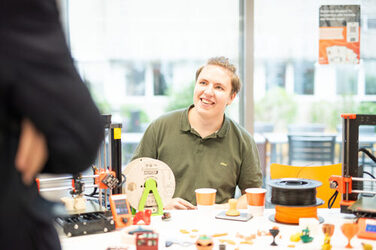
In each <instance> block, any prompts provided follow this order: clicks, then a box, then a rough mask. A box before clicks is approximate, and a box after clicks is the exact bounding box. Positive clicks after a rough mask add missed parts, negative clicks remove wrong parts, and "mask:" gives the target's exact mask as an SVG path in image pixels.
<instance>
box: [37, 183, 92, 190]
mask: <svg viewBox="0 0 376 250" xmlns="http://www.w3.org/2000/svg"><path fill="white" fill-rule="evenodd" d="M84 187H85V188H92V187H98V185H96V184H90V185H86V184H85V186H84ZM71 189H73V187H52V188H41V189H39V192H49V191H58V190H71Z"/></svg>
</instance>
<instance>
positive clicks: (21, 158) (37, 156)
mask: <svg viewBox="0 0 376 250" xmlns="http://www.w3.org/2000/svg"><path fill="white" fill-rule="evenodd" d="M47 157H48V150H47V143H46V139H45V137H44V135H43V134H41V133H40V132H39V131H38V130H37V129H36V128H35V127H34V125H33V124H32V122H31V121H30V120H28V119H25V120H23V121H22V124H21V135H20V140H19V144H18V149H17V154H16V159H15V166H16V168H17V170H18V171H19V172H20V173H21V175H22V181H23V182H24V183H25V184H26V185H30V184H31V183H32V181H33V179H34V177H35V175H36V174H38V173H39V172H40V170H41V169H42V168H43V166H44V164H45V163H46V160H47Z"/></svg>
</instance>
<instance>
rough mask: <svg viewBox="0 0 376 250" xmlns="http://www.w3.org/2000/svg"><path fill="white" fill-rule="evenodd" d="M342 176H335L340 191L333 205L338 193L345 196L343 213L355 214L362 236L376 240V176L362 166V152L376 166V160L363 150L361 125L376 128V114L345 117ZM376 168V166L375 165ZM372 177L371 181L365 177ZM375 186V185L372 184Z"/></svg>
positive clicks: (332, 183) (332, 180) (334, 183)
mask: <svg viewBox="0 0 376 250" xmlns="http://www.w3.org/2000/svg"><path fill="white" fill-rule="evenodd" d="M341 117H342V118H343V123H342V124H343V126H342V148H343V150H342V152H343V153H342V176H331V177H330V179H329V180H330V187H331V188H333V189H336V192H335V194H334V195H333V196H332V198H333V199H332V198H331V200H329V206H330V204H331V203H334V202H332V201H333V200H334V199H335V198H336V196H337V194H338V193H340V194H341V195H342V200H341V202H340V206H341V212H342V213H354V214H355V215H356V216H357V217H358V218H359V220H358V223H359V225H360V232H359V234H358V237H360V238H361V237H363V238H370V239H376V197H375V194H376V190H372V189H369V188H368V186H371V187H372V188H373V186H374V185H373V184H376V179H375V177H374V176H373V175H372V174H371V173H369V172H366V171H364V169H363V166H362V165H360V166H359V158H358V154H359V152H363V153H364V154H366V155H367V156H368V157H369V158H370V159H371V160H372V164H373V165H376V158H375V157H374V156H373V155H372V154H371V153H370V152H369V151H368V150H367V149H365V148H360V149H359V126H361V125H373V126H374V125H376V115H360V114H342V115H341ZM374 167H376V166H374ZM364 174H368V175H369V176H370V177H371V178H364V177H363V176H364ZM368 184H371V185H368Z"/></svg>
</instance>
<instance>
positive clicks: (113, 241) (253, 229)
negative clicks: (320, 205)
mask: <svg viewBox="0 0 376 250" xmlns="http://www.w3.org/2000/svg"><path fill="white" fill-rule="evenodd" d="M219 212H220V210H214V211H212V212H209V213H208V214H205V213H207V212H205V213H204V212H201V211H198V210H190V211H171V216H172V218H171V220H170V221H162V220H161V216H152V222H151V225H150V226H151V227H152V228H154V229H156V231H157V232H158V233H159V234H160V237H159V249H165V241H166V240H173V241H190V242H195V240H196V239H197V237H198V236H199V235H202V234H207V235H213V234H222V233H227V234H228V235H226V236H221V237H215V238H213V239H214V244H215V246H214V248H213V249H219V244H221V243H220V239H222V240H223V239H225V240H232V241H234V242H235V243H236V245H231V244H227V243H226V249H235V248H239V249H250V248H252V249H263V250H264V249H304V250H308V249H321V245H322V244H323V239H324V235H323V233H322V230H321V225H319V230H318V232H317V233H316V234H315V233H314V232H312V234H311V236H312V237H314V240H313V241H312V242H311V243H302V242H301V241H300V242H298V243H295V242H291V241H290V236H291V235H292V234H294V233H297V232H301V228H300V227H299V226H294V225H285V224H280V223H275V222H272V221H271V220H270V219H269V216H271V215H273V214H274V212H275V211H274V209H266V210H265V213H264V216H262V217H254V218H252V219H251V220H249V221H247V222H238V221H231V220H221V219H215V218H214V217H215V215H216V214H218V213H219ZM242 212H244V211H242ZM318 215H319V216H320V217H322V218H324V220H325V222H324V223H332V224H335V230H334V235H333V237H332V239H331V245H332V246H333V247H332V249H345V248H344V247H345V245H346V244H347V239H346V238H345V236H344V235H343V234H342V232H341V228H340V226H341V225H342V224H343V223H345V222H352V221H353V219H354V217H353V216H352V215H346V214H341V213H340V212H339V209H332V210H329V209H318ZM274 226H277V227H278V228H279V229H280V233H279V235H278V236H277V238H276V242H277V244H278V247H273V246H270V243H271V242H272V236H257V237H256V239H254V240H253V244H252V245H248V244H240V242H241V241H244V239H241V238H239V237H237V235H243V236H249V235H251V234H256V233H257V231H258V230H264V231H268V230H269V229H270V228H272V227H274ZM132 227H135V226H132ZM125 230H129V228H128V229H121V230H116V231H113V232H109V233H98V234H92V235H86V236H77V237H71V238H68V237H66V236H65V235H60V239H61V244H62V247H63V250H73V249H92V250H97V249H98V250H105V249H106V248H107V247H109V246H111V247H120V246H124V244H123V243H122V241H123V239H124V235H125V232H124V231H125ZM181 230H185V231H187V232H188V234H183V233H181ZM196 230H198V232H196ZM362 242H364V243H368V244H371V245H373V249H376V241H374V240H365V239H359V238H357V237H354V238H353V239H352V240H351V244H352V246H353V247H354V248H353V249H363V248H362V245H361V243H362ZM289 245H294V246H295V247H294V248H289V247H288V246H289ZM128 249H135V247H134V246H133V247H129V248H128ZM167 249H187V250H188V249H196V247H195V246H194V245H191V246H189V247H182V246H180V245H178V244H173V245H172V246H171V247H169V248H167Z"/></svg>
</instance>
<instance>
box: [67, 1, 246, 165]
mask: <svg viewBox="0 0 376 250" xmlns="http://www.w3.org/2000/svg"><path fill="white" fill-rule="evenodd" d="M62 6H65V11H66V15H65V16H67V18H66V20H67V23H66V24H65V27H67V32H68V37H69V44H70V47H71V51H72V55H73V58H74V60H75V63H76V65H77V68H78V70H79V72H80V74H81V77H82V78H83V79H84V81H85V82H86V83H87V84H88V86H89V88H90V90H91V93H92V94H93V96H94V98H95V100H96V102H97V104H98V105H99V107H100V109H101V111H102V112H106V113H111V114H112V117H113V121H115V122H120V123H122V124H123V129H122V131H123V133H125V134H124V136H123V137H122V141H123V143H124V144H125V145H124V146H123V149H124V150H125V152H123V155H124V156H125V157H123V163H124V164H125V163H127V162H128V161H129V159H130V157H131V155H132V153H133V150H134V148H135V147H136V146H137V144H138V142H139V140H140V138H141V136H142V133H143V131H144V130H145V129H146V127H147V126H148V124H149V123H150V122H151V121H152V120H154V119H156V118H157V117H159V116H160V115H162V114H163V113H165V112H167V111H168V110H172V109H176V108H183V107H188V105H190V104H191V103H192V101H193V98H192V95H191V94H190V93H191V92H190V91H191V89H192V86H193V84H194V82H195V72H196V69H197V68H198V67H200V66H201V65H202V64H204V63H205V62H206V60H207V59H208V58H210V57H213V56H226V57H228V58H229V59H230V60H231V61H232V62H233V63H234V64H235V65H237V66H238V69H240V68H241V67H239V54H242V53H243V52H241V51H239V50H240V47H239V44H240V42H239V37H240V36H239V30H240V28H239V26H240V18H239V2H238V1H228V0H206V1H201V0H185V1H176V0H159V1H155V0H138V1H133V0H111V1H109V0H65V1H64V4H62ZM213 6H215V8H213ZM240 77H241V76H240ZM238 107H239V105H238V99H236V100H235V101H234V102H233V104H232V105H231V106H230V108H229V109H228V110H227V113H229V115H230V116H231V118H233V119H234V120H236V121H238V120H239V111H238Z"/></svg>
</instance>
